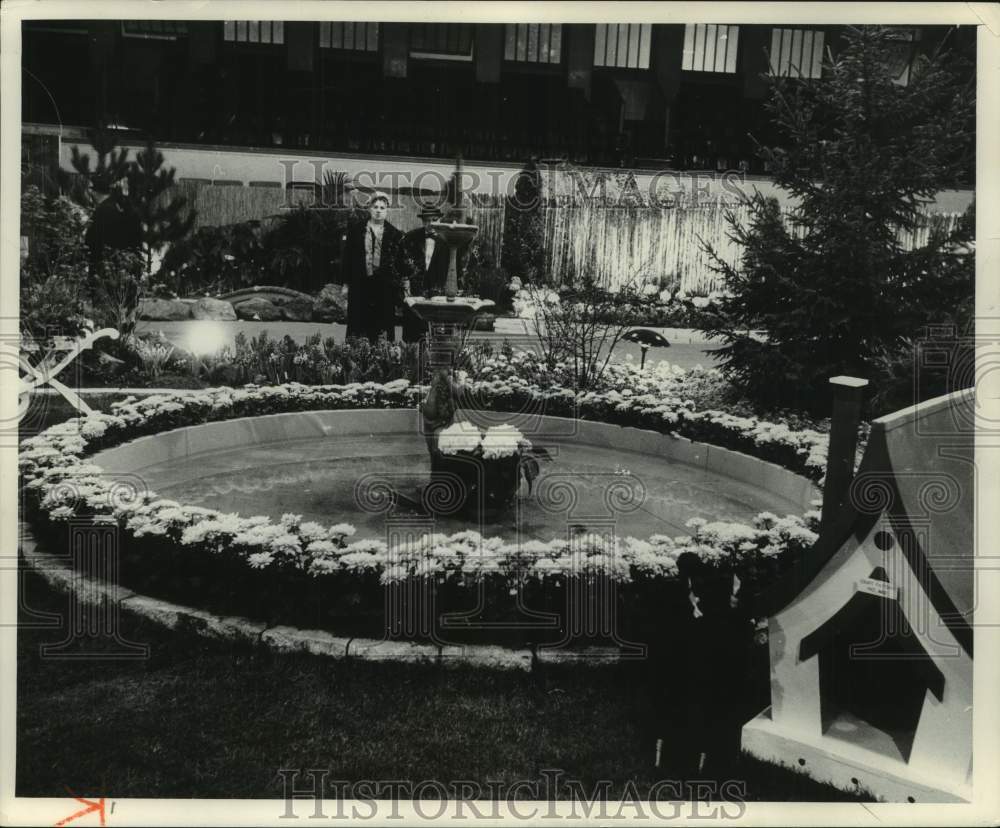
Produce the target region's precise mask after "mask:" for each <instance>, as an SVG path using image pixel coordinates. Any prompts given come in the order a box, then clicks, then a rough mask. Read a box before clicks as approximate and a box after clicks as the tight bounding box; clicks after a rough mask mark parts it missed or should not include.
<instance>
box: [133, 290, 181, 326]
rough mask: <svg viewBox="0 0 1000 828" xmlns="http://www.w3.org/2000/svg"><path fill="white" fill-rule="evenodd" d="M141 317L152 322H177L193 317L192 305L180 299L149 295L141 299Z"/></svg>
mask: <svg viewBox="0 0 1000 828" xmlns="http://www.w3.org/2000/svg"><path fill="white" fill-rule="evenodd" d="M139 318H140V319H148V320H150V321H152V322H175V321H177V320H180V319H190V318H191V305H189V304H188V303H186V302H181V301H180V300H179V299H160V298H158V297H153V296H149V297H146V298H144V299H140V300H139Z"/></svg>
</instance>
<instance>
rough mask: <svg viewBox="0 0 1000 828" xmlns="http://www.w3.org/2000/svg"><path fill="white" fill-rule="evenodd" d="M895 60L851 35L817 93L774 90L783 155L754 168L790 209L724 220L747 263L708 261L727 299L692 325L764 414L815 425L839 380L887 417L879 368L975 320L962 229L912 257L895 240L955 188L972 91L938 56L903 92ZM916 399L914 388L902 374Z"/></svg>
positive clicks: (778, 152)
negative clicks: (862, 389) (768, 409)
mask: <svg viewBox="0 0 1000 828" xmlns="http://www.w3.org/2000/svg"><path fill="white" fill-rule="evenodd" d="M893 45H894V44H893V42H892V34H891V33H890V32H889V31H887V30H885V29H882V28H878V27H866V28H863V29H854V30H850V32H849V36H848V42H847V45H846V48H845V49H844V51H843V52H842V53H841V54H840V55H839V56H837V58H836V59H835V60H834V61H833V62H832V63H830V64H828V65H827V66H826V68H825V76H824V79H823V80H822V82H816V81H803V80H798V79H794V80H793V79H778V80H775V81H774V83H773V85H772V94H771V98H770V101H769V103H768V109H769V111H770V113H771V116H772V118H773V120H774V123H775V125H776V127H777V128H778V130H779V131H780V132H781V133H782V135H783V137H784V141H783V144H784V146H783V148H780V149H777V148H769V147H762V148H761V149H760V152H761V155H762V157H763V158H765V160H767V161H768V162H769V163H770V165H771V168H772V171H773V175H774V180H775V183H776V184H777V185H778V186H779V187H781V188H782V189H783V190H785V191H786V192H788V193H789V194H790V195H791V196H793V197H794V199H795V201H796V203H797V206H795V207H794V208H793V209H792V210H791V212H790V215H788V216H784V217H783V216H782V214H781V212H780V210H779V206H778V203H777V202H776V201H775V200H773V199H767V198H764V197H762V196H761V195H760V194H756V195H755V196H754V197H753V198H752V199H750V202H749V203H750V209H751V220H750V223H749V226H741V225H740V224H738V223H737V222H736V220H735V218H734V217H732V216H730V223H731V227H732V234H731V235H732V238H734V240H735V241H737V242H738V243H739V244H740V245H741V246H742V247H743V259H742V263H741V265H740V267H739V268H733V267H730V266H729V265H727V264H726V263H725V262H723V261H722V260H721V259H720V258H719V257H717V256H716V257H715V262H716V265H717V268H718V270H719V272H720V273H722V274H723V275H724V277H725V280H726V286H727V289H728V292H729V294H730V296H729V297H728V298H727V299H725V300H723V301H722V302H720V303H718V304H716V305H714V306H713V307H712V308H711V309H710V310H706V311H705V312H704V313H702V314H700V315H699V319H698V327H700V328H701V329H702V330H704V331H706V332H707V333H709V334H712V335H714V336H718V337H720V338H721V339H722V340H723V341H724V342H725V343H726V344H725V347H724V348H722V349H721V350H720V352H719V353H720V356H721V357H722V360H723V366H724V367H723V370H724V372H725V373H726V375H727V377H728V378H729V379H731V380H732V381H733V382H734V383H735V384H736V385H737V386H738V388H739V389H740V390H741V391H743V392H744V393H745V394H746V395H747V396H749V397H751V398H752V399H753V400H755V401H757V402H758V403H760V404H762V405H767V406H776V405H778V406H782V405H783V406H791V407H795V408H799V409H805V410H812V411H825V410H827V406H828V399H829V398H828V387H829V386H828V382H827V381H828V379H829V378H830V377H831V376H835V375H838V374H850V375H855V376H860V377H865V378H868V379H870V380H872V382H873V386H874V390H875V394H876V398H877V399H879V400H882V402H883V404H887V403H888V400H887V399H886V398H885V395H884V394H883V393H882V391H881V390H880V384H882V383H885V382H889V381H890V378H889V377H887V376H886V374H885V366H886V364H887V363H886V359H887V358H888V359H890V361H891V360H895V361H896V363H897V367H898V364H899V360H900V358H901V356H902V357H903V358H904V359H905V355H906V352H907V350H908V348H909V347H910V346H909V345H908V344H907V342H908V340H915V339H918V338H919V337H921V336H922V335H924V330H925V328H926V326H928V325H934V324H940V323H953V322H955V316H956V311H955V310H954V309H955V308H958V307H965V308H970V309H971V297H972V292H973V282H972V274H973V268H972V258H973V257H972V256H971V255H969V256H965V257H959V258H956V256H955V255H954V249H955V248H956V247H958V246H961V245H963V244H965V243H966V242H968V241H970V240H971V238H972V235H971V233H972V228H973V222H972V220H971V213H970V215H969V217H968V218H967V220H966V221H964V222H962V223H961V224H960V225H959V227H958V228H957V229H956V230H955V232H953V233H951V234H948V233H945V232H943V231H942V230H941V228H940V227H939V226H938V225H937V224H936V223H934V222H931V223H930V227H929V235H928V237H927V240H926V241H925V242H924V243H923V244H921V245H918V246H912V247H911V249H907V245H904V243H903V241H902V240H901V236H902V235H906V234H910V233H912V232H914V231H915V230H917V229H919V228H921V227H922V226H924V225H925V224H926V223H927V221H928V220H927V219H926V218H925V217H923V216H922V215H921V214H922V211H923V209H924V207H925V205H926V204H927V202H929V201H931V200H933V198H934V196H935V194H936V193H938V192H939V191H941V190H943V189H947V188H952V187H955V186H957V185H960V184H961V183H963V181H962V176H963V173H964V171H965V170H966V169H967V168H968V161H969V157H970V153H971V152H972V146H973V137H974V122H973V116H974V107H975V104H974V100H973V91H974V90H973V87H972V86H971V84H970V83H966V82H963V81H960V80H959V77H960V74H961V72H960V67H959V66H958V59H957V58H955V57H953V56H951V55H949V54H947V53H945V52H943V51H942V52H938V53H935V54H933V55H931V56H924V57H920V58H917V60H916V62H915V64H914V66H913V67H912V69H911V72H910V79H909V83H908V84H907V85H900V84H897V83H896V82H895V81H894V77H893V76H894V70H893V68H892V63H893V60H892V56H893ZM710 252H713V255H714V251H710ZM958 315H959V316H961V315H962V314H961V313H958ZM910 354H912V351H910ZM891 381H892V382H894V383H895V385H896V387H897V388H898V387H899V382H900V377H898V376H897V377H896V378H895V379H894V380H891ZM910 385H911V387H919V382H914V377H913V376H912V374H911V376H910ZM899 396H900V395H899V394H898V393H896V394H895V398H896V400H897V402H895V403H893V404H898V399H899ZM911 400H912V398H911Z"/></svg>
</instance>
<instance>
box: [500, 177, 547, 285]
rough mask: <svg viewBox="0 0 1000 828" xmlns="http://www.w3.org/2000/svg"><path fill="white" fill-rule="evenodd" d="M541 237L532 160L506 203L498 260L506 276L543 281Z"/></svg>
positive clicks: (539, 182) (539, 195)
mask: <svg viewBox="0 0 1000 828" xmlns="http://www.w3.org/2000/svg"><path fill="white" fill-rule="evenodd" d="M544 233H545V225H544V218H543V214H542V177H541V173H540V172H539V170H538V165H537V163H536V162H535V160H534V159H531V160H530V161H528V163H527V164H526V165H525V167H524V169H523V170H521V172H520V173H519V174H518V176H517V180H516V182H515V184H514V194H513V195H512V196H510V197H509V198H508V199H507V204H506V209H505V210H504V232H503V246H502V252H501V256H500V260H501V262H503V266H504V268H505V269H506V271H507V272H508V273H510V274H513V275H514V276H518V277H520V279H521V280H522V281H523V282H525V283H532V284H535V283H539V282H541V281H542V279H543V276H544V273H543V261H544V259H543V255H544V249H543V242H544Z"/></svg>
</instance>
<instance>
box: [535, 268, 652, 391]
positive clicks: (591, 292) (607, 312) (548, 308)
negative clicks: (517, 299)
mask: <svg viewBox="0 0 1000 828" xmlns="http://www.w3.org/2000/svg"><path fill="white" fill-rule="evenodd" d="M525 290H526V291H527V293H528V296H529V298H530V300H531V302H532V305H533V308H534V322H535V332H536V337H537V339H538V344H539V347H540V350H541V353H542V354H543V356H544V359H545V362H546V363H547V364H548V365H549V366H550V367H553V366H554V365H555V364H556V363H557V362H560V361H562V360H565V361H567V362H568V363H569V364H570V365H571V366H572V370H573V386H574V387H575V388H578V389H586V388H591V387H593V386H594V385H596V384H598V383H599V382H600V381H601V377H602V376H603V374H604V372H605V370H606V369H607V367H608V363H609V362H610V361H611V354H612V352H613V351H614V348H615V346H616V345H617V344H618V342H619V341H621V339H622V337H623V336H624V335H625V334H626V333H627V331H628V329H629V328H631V327H633V326H634V325H635V324H636V322H637V320H638V319H641V318H642V315H643V311H642V310H641V308H642V307H643V306H644V305H646V304H648V300H647V299H645V298H644V297H643V296H642V295H641V294H640V293H639V292H638V291H637V290H636V289H635V287H634V285H633V284H631V283H629V284H626V285H625V286H623V287H622V288H621V289H619V290H618V291H617V292H612V291H609V290H606V289H604V288H603V287H601V286H600V285H598V284H597V283H596V282H595V281H594V280H593V279H592V278H585V279H584V280H583V281H582V282H580V283H579V284H578V285H577V286H576V287H574V288H564V289H563V290H561V291H560V292H559V294H558V298H554V295H553V293H552V291H551V290H549V289H547V288H544V287H538V286H537V285H528V286H527V287H526V288H525Z"/></svg>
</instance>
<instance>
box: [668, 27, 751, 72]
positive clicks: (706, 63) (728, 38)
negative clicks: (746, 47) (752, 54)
mask: <svg viewBox="0 0 1000 828" xmlns="http://www.w3.org/2000/svg"><path fill="white" fill-rule="evenodd" d="M739 44H740V27H739V26H723V25H717V24H715V23H689V24H688V25H686V26H685V27H684V52H683V56H682V58H681V69H684V70H686V71H688V72H729V73H733V72H735V71H736V51H737V49H738V48H739Z"/></svg>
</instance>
